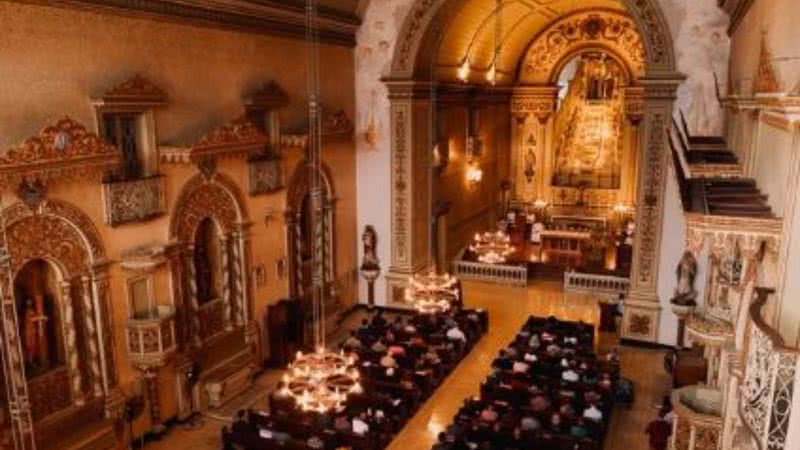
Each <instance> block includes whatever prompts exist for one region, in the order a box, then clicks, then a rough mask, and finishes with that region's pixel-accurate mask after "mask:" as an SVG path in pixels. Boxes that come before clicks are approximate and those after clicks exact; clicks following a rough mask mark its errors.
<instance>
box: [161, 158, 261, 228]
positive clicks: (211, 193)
mask: <svg viewBox="0 0 800 450" xmlns="http://www.w3.org/2000/svg"><path fill="white" fill-rule="evenodd" d="M245 205H246V203H245V201H244V195H243V194H242V191H241V190H240V189H239V187H238V186H237V185H236V183H235V182H234V181H233V180H232V179H231V178H229V177H228V176H226V175H224V174H222V173H220V172H214V173H213V174H212V175H211V176H210V177H206V176H205V175H203V174H197V175H195V176H194V177H192V178H191V179H190V180H189V181H187V182H186V184H185V185H184V186H183V188H182V189H181V193H180V194H179V195H178V200H177V201H176V202H175V213H174V214H173V216H172V222H171V223H170V227H169V235H170V238H171V239H175V240H177V241H179V242H191V241H192V239H193V238H194V235H195V232H196V231H197V227H198V225H199V224H200V222H201V221H202V220H203V219H205V218H207V217H210V218H212V219H214V221H215V222H216V223H217V225H218V226H220V227H221V228H222V230H223V233H232V232H233V231H235V230H236V228H237V226H238V225H240V224H241V223H242V222H243V221H245V220H247V219H246V218H247V217H248V214H247V211H246V206H245Z"/></svg>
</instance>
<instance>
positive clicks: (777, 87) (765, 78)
mask: <svg viewBox="0 0 800 450" xmlns="http://www.w3.org/2000/svg"><path fill="white" fill-rule="evenodd" d="M780 92H782V90H781V84H780V82H779V81H778V75H777V74H776V73H775V66H774V65H773V64H772V52H771V51H770V50H769V47H768V46H767V35H766V33H764V34H763V35H762V36H761V51H760V53H759V55H758V69H757V71H756V77H755V81H753V93H754V94H777V93H780Z"/></svg>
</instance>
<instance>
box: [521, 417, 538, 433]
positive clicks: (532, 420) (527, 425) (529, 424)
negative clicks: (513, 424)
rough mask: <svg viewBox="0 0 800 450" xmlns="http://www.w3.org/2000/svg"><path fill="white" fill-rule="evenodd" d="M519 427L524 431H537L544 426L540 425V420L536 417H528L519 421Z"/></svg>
mask: <svg viewBox="0 0 800 450" xmlns="http://www.w3.org/2000/svg"><path fill="white" fill-rule="evenodd" d="M519 426H520V428H521V429H522V431H536V430H538V429H540V428H541V427H542V424H541V423H539V419H537V418H536V417H534V416H532V415H527V416H524V417H523V418H522V419H521V420H520V421H519Z"/></svg>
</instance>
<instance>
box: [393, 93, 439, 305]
mask: <svg viewBox="0 0 800 450" xmlns="http://www.w3.org/2000/svg"><path fill="white" fill-rule="evenodd" d="M386 85H387V87H388V89H389V101H390V102H391V108H390V114H391V171H392V173H391V187H392V196H391V230H392V237H391V263H390V266H389V271H388V273H387V274H386V289H387V293H386V299H387V303H390V304H395V305H397V304H402V303H403V302H404V301H405V299H404V293H405V288H406V285H407V282H408V277H409V276H411V275H413V274H414V273H417V272H419V271H422V270H424V269H425V268H427V267H428V266H429V265H430V264H431V263H432V261H430V257H429V256H430V254H431V249H430V242H431V239H430V232H431V226H430V225H431V199H430V189H429V184H430V182H431V180H430V171H431V164H432V163H433V159H432V158H433V153H432V151H433V150H432V148H431V142H430V141H431V136H430V129H431V88H432V86H431V84H430V83H420V82H414V81H397V80H389V81H387V82H386Z"/></svg>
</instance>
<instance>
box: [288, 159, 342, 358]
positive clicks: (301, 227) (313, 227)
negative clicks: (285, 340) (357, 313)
mask: <svg viewBox="0 0 800 450" xmlns="http://www.w3.org/2000/svg"><path fill="white" fill-rule="evenodd" d="M315 179H316V180H319V187H320V195H321V197H322V198H321V201H320V204H321V205H322V211H321V214H320V217H322V223H321V224H314V223H313V221H312V216H313V211H312V205H313V204H314V202H312V198H311V196H312V195H313V190H312V188H313V186H312V182H313V181H314V180H315ZM335 202H336V197H335V191H334V188H333V182H332V177H331V176H330V171H329V169H328V168H327V166H325V165H324V164H323V165H322V167H321V169H320V170H315V169H314V167H313V166H312V165H311V164H310V162H309V161H307V160H303V161H301V162H300V163H299V164H298V166H297V169H295V172H294V174H292V177H291V180H290V182H289V186H288V189H287V193H286V213H285V217H286V242H287V246H288V249H289V251H288V254H289V295H290V296H291V298H292V299H293V300H295V301H297V302H299V305H300V308H299V309H300V312H299V314H300V316H301V318H302V322H303V325H302V328H303V330H304V332H303V337H302V340H303V342H299V343H296V344H298V345H300V346H303V345H307V344H309V343H310V342H311V341H310V338H311V329H310V326H311V325H312V323H311V320H310V317H307V315H309V314H311V311H312V306H311V302H312V288H313V282H314V276H315V273H314V270H318V271H319V272H318V273H317V274H316V276H320V277H321V279H322V286H323V289H324V290H325V295H324V298H325V311H326V313H327V315H328V317H326V318H325V319H330V318H331V317H334V316H335V314H336V313H337V312H338V308H337V305H338V302H339V299H338V292H337V287H336V284H335V277H334V274H335V273H336V267H335V261H336V259H335V254H334V252H335V246H334V242H335V236H334V231H335V229H336V221H335V214H334V212H335ZM314 240H317V242H318V245H317V251H319V252H322V254H321V255H318V256H317V257H318V259H319V260H320V261H322V267H319V268H314V267H313V259H314V255H313V254H312V253H311V252H312V251H313V248H314V246H313V245H312V244H313V242H314Z"/></svg>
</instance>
